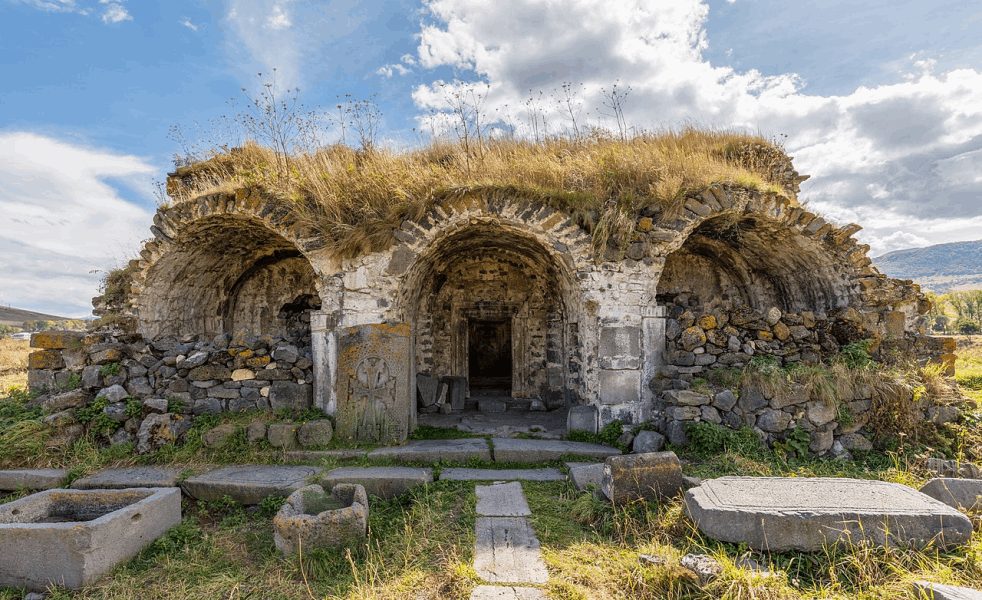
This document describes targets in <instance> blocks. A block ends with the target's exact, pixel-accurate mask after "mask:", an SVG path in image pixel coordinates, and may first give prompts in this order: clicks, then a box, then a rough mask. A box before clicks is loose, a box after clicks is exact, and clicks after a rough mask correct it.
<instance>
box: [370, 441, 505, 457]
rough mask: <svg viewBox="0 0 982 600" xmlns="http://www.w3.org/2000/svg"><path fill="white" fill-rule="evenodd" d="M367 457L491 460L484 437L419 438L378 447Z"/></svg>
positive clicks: (489, 450)
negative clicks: (418, 439) (458, 438)
mask: <svg viewBox="0 0 982 600" xmlns="http://www.w3.org/2000/svg"><path fill="white" fill-rule="evenodd" d="M368 456H369V458H385V459H392V460H397V461H399V462H412V461H420V462H429V463H434V462H437V461H439V460H444V459H445V460H449V461H458V462H466V461H467V460H468V459H470V458H476V459H478V460H485V461H490V460H491V449H490V448H489V447H488V441H487V440H485V439H484V438H473V439H462V440H420V441H415V442H409V443H408V444H405V445H404V446H391V447H388V448H378V449H376V450H373V451H371V452H370V453H369V454H368Z"/></svg>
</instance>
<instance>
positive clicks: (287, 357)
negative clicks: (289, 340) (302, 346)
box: [270, 344, 300, 365]
mask: <svg viewBox="0 0 982 600" xmlns="http://www.w3.org/2000/svg"><path fill="white" fill-rule="evenodd" d="M270 356H271V357H272V358H273V360H275V361H276V362H284V363H287V364H291V365H292V364H293V363H295V362H297V359H298V358H300V350H298V349H297V347H296V346H294V345H292V344H283V345H281V346H277V347H276V348H274V349H273V352H272V353H270Z"/></svg>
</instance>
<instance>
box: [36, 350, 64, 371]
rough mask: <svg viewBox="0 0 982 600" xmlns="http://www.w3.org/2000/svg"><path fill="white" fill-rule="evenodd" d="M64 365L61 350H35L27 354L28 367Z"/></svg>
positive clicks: (58, 367) (49, 367) (44, 367)
mask: <svg viewBox="0 0 982 600" xmlns="http://www.w3.org/2000/svg"><path fill="white" fill-rule="evenodd" d="M64 366H65V361H64V360H62V358H61V352H52V351H51V350H36V351H34V352H31V353H30V354H29V355H28V356H27V368H28V369H61V368H63V367H64Z"/></svg>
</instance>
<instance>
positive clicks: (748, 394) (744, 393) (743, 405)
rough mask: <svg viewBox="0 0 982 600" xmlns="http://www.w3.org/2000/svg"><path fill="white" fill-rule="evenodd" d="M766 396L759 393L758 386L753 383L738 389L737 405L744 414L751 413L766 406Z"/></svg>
mask: <svg viewBox="0 0 982 600" xmlns="http://www.w3.org/2000/svg"><path fill="white" fill-rule="evenodd" d="M767 403H768V401H767V398H766V397H764V394H763V393H761V391H760V388H758V387H757V386H753V385H748V386H745V387H744V388H743V389H742V390H740V399H739V400H738V401H737V406H739V407H740V410H742V411H743V413H744V414H753V413H756V412H757V411H758V410H760V409H762V408H764V407H765V406H767Z"/></svg>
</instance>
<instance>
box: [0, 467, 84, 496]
mask: <svg viewBox="0 0 982 600" xmlns="http://www.w3.org/2000/svg"><path fill="white" fill-rule="evenodd" d="M67 473H68V471H66V470H65V469H12V470H9V471H0V490H3V491H5V492H13V491H14V490H17V489H20V488H26V489H29V490H49V489H51V488H54V487H58V486H59V485H61V480H62V479H64V478H65V475H66V474H67Z"/></svg>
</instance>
